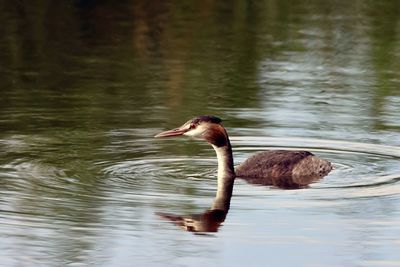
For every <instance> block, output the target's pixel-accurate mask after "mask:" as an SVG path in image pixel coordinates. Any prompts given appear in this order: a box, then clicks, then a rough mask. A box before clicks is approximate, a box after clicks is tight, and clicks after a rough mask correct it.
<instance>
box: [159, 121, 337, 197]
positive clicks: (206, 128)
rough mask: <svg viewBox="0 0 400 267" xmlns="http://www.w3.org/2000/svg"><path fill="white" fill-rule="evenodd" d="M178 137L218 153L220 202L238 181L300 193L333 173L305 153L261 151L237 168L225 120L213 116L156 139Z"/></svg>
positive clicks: (328, 165) (327, 164)
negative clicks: (190, 138)
mask: <svg viewBox="0 0 400 267" xmlns="http://www.w3.org/2000/svg"><path fill="white" fill-rule="evenodd" d="M178 136H188V137H192V138H195V139H199V140H203V141H206V142H208V143H209V144H211V146H212V147H213V149H214V150H215V152H216V156H217V160H218V171H217V180H218V188H217V199H219V198H220V197H219V196H218V194H220V195H231V194H232V187H233V184H234V180H235V178H236V177H237V178H241V179H244V180H246V181H247V182H249V183H252V184H259V185H265V186H274V187H278V188H282V189H299V188H304V187H307V186H308V185H310V184H311V183H313V182H316V181H318V180H320V179H322V178H323V177H325V176H326V175H328V174H329V172H330V171H331V170H332V169H333V165H332V163H331V162H329V161H328V160H326V159H323V158H320V157H318V156H316V155H314V154H313V153H311V152H309V151H303V150H299V151H294V150H269V151H262V152H259V153H256V154H255V155H253V156H251V157H249V158H248V159H246V160H245V161H244V162H242V163H241V164H239V165H238V166H236V167H235V166H234V160H233V153H232V146H231V143H230V140H229V136H228V133H227V130H226V129H225V128H224V126H223V124H222V120H221V119H220V118H218V117H216V116H213V115H201V116H197V117H195V118H193V119H190V120H188V121H187V122H186V123H184V124H183V125H181V126H180V127H178V128H175V129H172V130H167V131H163V132H161V133H159V134H157V135H155V138H168V137H178ZM229 191H230V193H229Z"/></svg>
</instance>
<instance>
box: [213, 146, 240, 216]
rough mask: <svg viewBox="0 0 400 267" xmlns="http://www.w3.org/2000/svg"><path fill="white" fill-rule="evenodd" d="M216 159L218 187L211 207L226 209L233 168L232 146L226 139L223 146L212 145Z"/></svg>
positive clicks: (233, 178) (230, 192)
mask: <svg viewBox="0 0 400 267" xmlns="http://www.w3.org/2000/svg"><path fill="white" fill-rule="evenodd" d="M213 148H214V150H215V152H216V153H217V159H218V188H217V195H216V198H215V201H214V204H213V207H212V208H213V209H221V210H228V209H229V204H230V199H231V197H232V191H233V183H234V181H235V170H234V167H233V156H232V147H231V144H230V142H229V139H227V142H226V144H225V145H224V146H215V145H213Z"/></svg>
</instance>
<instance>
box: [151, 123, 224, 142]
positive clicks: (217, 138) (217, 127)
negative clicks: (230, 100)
mask: <svg viewBox="0 0 400 267" xmlns="http://www.w3.org/2000/svg"><path fill="white" fill-rule="evenodd" d="M221 123H222V120H221V119H220V118H217V117H215V116H209V115H202V116H198V117H195V118H193V119H191V120H189V121H187V122H186V123H184V124H183V125H182V126H180V127H178V128H176V129H173V130H169V131H165V132H162V133H159V134H157V135H156V136H155V137H157V138H160V137H174V136H181V135H185V136H190V137H193V138H196V139H202V140H205V141H207V142H209V143H211V144H212V145H215V146H217V147H221V146H225V145H227V143H228V142H229V141H228V135H227V133H226V131H225V129H224V127H223V126H222V125H221Z"/></svg>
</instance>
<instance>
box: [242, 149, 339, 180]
mask: <svg viewBox="0 0 400 267" xmlns="http://www.w3.org/2000/svg"><path fill="white" fill-rule="evenodd" d="M331 170H332V165H331V163H330V162H329V161H327V160H324V159H321V158H319V157H316V156H314V155H313V154H312V153H310V152H307V151H288V150H274V151H265V152H261V153H258V154H256V155H254V156H252V157H250V158H248V159H247V160H246V161H244V162H243V163H242V164H240V165H239V166H237V168H236V170H235V173H236V176H237V177H240V178H243V179H245V180H247V181H248V182H250V183H255V184H262V185H274V186H277V187H280V188H301V187H304V186H307V185H308V184H310V183H312V182H314V181H316V180H318V179H320V178H322V177H324V176H325V175H327V174H328V173H329V172H330V171H331Z"/></svg>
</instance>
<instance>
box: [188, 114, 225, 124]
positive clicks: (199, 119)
mask: <svg viewBox="0 0 400 267" xmlns="http://www.w3.org/2000/svg"><path fill="white" fill-rule="evenodd" d="M201 122H211V123H218V124H219V123H221V122H222V120H221V119H220V118H218V117H215V116H210V115H202V116H198V117H196V118H193V119H192V123H193V124H199V123H201Z"/></svg>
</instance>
